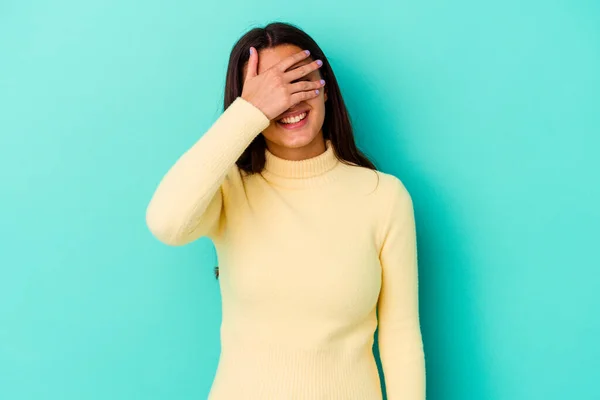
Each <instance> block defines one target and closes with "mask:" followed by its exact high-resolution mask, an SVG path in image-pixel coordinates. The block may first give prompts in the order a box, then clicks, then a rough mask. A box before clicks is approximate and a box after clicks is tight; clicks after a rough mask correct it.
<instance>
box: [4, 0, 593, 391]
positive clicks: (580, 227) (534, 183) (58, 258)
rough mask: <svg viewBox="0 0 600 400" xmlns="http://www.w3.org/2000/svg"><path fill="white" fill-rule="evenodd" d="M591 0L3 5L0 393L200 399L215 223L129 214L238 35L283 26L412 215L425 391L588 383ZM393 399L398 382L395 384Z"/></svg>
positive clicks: (192, 127)
mask: <svg viewBox="0 0 600 400" xmlns="http://www.w3.org/2000/svg"><path fill="white" fill-rule="evenodd" d="M599 19H600V5H599V3H598V2H592V1H584V0H580V1H573V0H571V1H567V0H562V1H557V0H553V1H541V0H533V1H525V2H524V1H517V0H508V1H491V2H480V1H475V0H458V1H452V2H446V1H425V2H405V1H403V2H391V1H390V2H382V1H369V2H357V3H356V4H351V3H347V2H341V1H337V2H317V1H312V0H309V1H305V2H302V3H294V4H292V3H290V4H286V3H282V2H281V1H269V0H257V1H254V2H241V1H239V2H236V3H231V2H213V3H206V2H203V3H201V2H193V1H181V2H175V3H173V2H167V1H166V0H163V1H158V0H150V1H144V2H142V1H137V2H135V1H132V0H126V1H115V0H104V1H97V0H93V1H86V2H81V1H74V0H59V1H52V2H50V1H41V0H38V1H29V2H17V1H14V0H13V1H8V2H7V1H4V2H2V3H1V4H0V37H1V38H2V40H0V58H1V61H0V109H1V111H0V149H1V157H0V170H1V174H2V175H1V176H0V179H1V182H2V184H1V186H0V195H1V197H0V199H1V200H0V201H1V206H2V207H1V208H0V210H1V212H2V214H1V219H0V221H1V230H0V232H1V233H0V234H1V237H0V239H1V240H0V398H2V399H5V400H13V399H18V400H25V399H27V400H29V399H32V400H33V399H35V400H40V399H47V400H81V399H85V400H101V399H102V400H105V399H112V400H117V399H127V400H130V399H146V400H150V399H152V400H158V399H165V400H166V399H169V400H171V399H203V398H205V397H206V394H207V393H208V390H209V387H210V384H211V381H212V378H213V375H214V372H215V368H216V365H217V360H218V355H219V323H220V318H221V314H220V298H219V291H218V283H217V281H216V280H215V279H214V277H213V272H212V271H213V267H214V266H215V265H216V264H217V258H216V255H215V253H214V248H213V245H212V243H211V242H210V241H209V240H208V239H201V240H199V241H198V242H195V243H194V244H192V245H189V246H186V247H182V248H171V247H168V246H165V245H163V244H161V243H159V242H158V241H156V240H155V239H154V238H153V237H152V236H151V235H150V233H149V231H148V230H147V228H146V226H145V210H146V205H147V203H148V202H149V200H150V197H151V195H152V193H153V191H154V189H155V187H156V185H157V183H158V181H159V180H160V178H161V177H162V175H163V174H164V173H165V172H166V171H167V169H168V168H169V167H170V165H171V164H172V163H173V162H175V160H176V159H177V157H178V156H179V155H180V154H182V153H183V152H184V151H185V150H186V149H187V148H189V147H190V146H191V145H192V144H193V143H194V142H195V141H196V140H197V139H198V138H199V137H200V136H201V134H202V133H203V132H204V131H205V130H206V129H207V128H208V127H209V126H210V124H211V123H212V122H213V121H214V120H215V119H216V118H217V116H218V115H219V113H220V112H221V107H222V96H223V87H224V81H225V69H226V65H227V58H228V55H229V51H230V49H231V46H232V45H233V43H234V42H235V41H236V40H237V38H239V37H240V36H241V35H242V34H243V33H244V32H245V31H246V30H248V29H250V28H251V27H254V26H258V25H264V24H266V23H267V22H270V21H273V20H282V21H286V22H292V23H295V24H298V25H299V26H300V27H301V28H303V29H305V30H306V31H307V32H308V33H309V34H311V35H312V36H313V37H314V38H315V39H316V41H317V42H318V43H319V44H320V45H321V46H322V48H323V50H324V51H325V53H326V55H327V56H328V57H329V59H330V62H331V64H332V66H333V68H334V71H335V72H336V75H337V78H338V80H339V82H340V85H341V88H342V91H343V95H344V98H345V100H346V101H347V105H348V107H349V110H350V112H351V116H352V119H353V122H354V124H355V128H356V139H357V142H358V144H359V147H361V149H363V150H364V151H365V152H366V154H367V155H369V156H370V157H371V158H372V159H373V160H374V161H375V163H376V164H377V165H378V166H379V167H380V169H381V170H383V171H384V172H388V173H392V174H394V175H396V176H398V177H399V178H400V179H402V180H403V182H404V183H405V185H406V186H407V188H408V189H409V191H410V192H411V194H412V196H413V199H414V204H415V210H416V217H417V229H418V243H419V259H420V287H421V292H420V299H421V315H422V328H423V338H424V343H425V351H426V360H427V383H428V387H427V390H428V399H432V400H435V399H439V400H455V399H456V400H459V399H460V400H471V399H472V400H482V399H485V400H507V399H510V400H534V399H535V400H537V399H540V400H541V399H544V400H550V399H552V400H564V399H578V400H580V399H581V400H583V399H590V400H591V399H595V398H598V396H600V395H599V394H598V393H599V392H598V389H597V380H598V371H599V370H598V359H599V358H600V347H599V345H598V338H599V337H600V321H599V320H598V310H600V297H598V294H597V292H598V281H599V279H598V278H599V274H600V273H599V267H600V257H599V256H598V251H597V247H598V238H599V228H598V226H599V225H600V210H599V207H598V204H600V189H599V186H598V181H599V179H598V174H599V171H600V161H599V160H598V157H597V154H598V150H599V147H600V146H599V145H600V140H599V133H600V98H599V95H598V93H600V78H599V77H600V74H598V71H600V23H599ZM390 400H398V399H390Z"/></svg>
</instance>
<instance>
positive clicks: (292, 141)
mask: <svg viewBox="0 0 600 400" xmlns="http://www.w3.org/2000/svg"><path fill="white" fill-rule="evenodd" d="M316 137H317V134H316V133H315V132H311V131H309V130H305V131H298V132H283V133H281V135H280V136H279V137H278V140H277V143H278V144H279V145H281V146H285V147H288V148H298V147H304V146H307V145H309V144H310V143H311V142H312V141H313V140H315V138H316Z"/></svg>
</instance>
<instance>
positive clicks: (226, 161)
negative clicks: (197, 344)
mask: <svg viewBox="0 0 600 400" xmlns="http://www.w3.org/2000/svg"><path fill="white" fill-rule="evenodd" d="M269 123H270V121H269V119H268V118H267V117H266V116H265V115H264V114H263V113H262V112H261V111H260V110H259V109H258V108H256V107H255V106H254V105H252V104H251V103H249V102H247V101H246V100H244V99H243V98H241V97H238V98H237V99H236V100H235V101H234V102H233V103H232V104H231V105H230V106H229V107H228V108H227V109H226V110H225V111H224V112H223V113H222V114H221V116H220V117H219V118H218V119H217V120H216V121H215V123H214V124H213V125H212V126H211V127H210V129H209V130H208V131H207V132H206V133H205V134H204V135H203V136H202V137H201V138H200V139H199V140H198V141H197V142H196V143H195V144H194V145H193V146H192V147H191V148H190V149H189V150H188V151H187V152H185V154H183V155H182V156H181V157H180V158H179V160H177V162H176V163H175V164H174V165H173V166H172V167H171V169H170V170H169V171H168V172H167V174H166V175H165V176H164V177H163V179H162V181H161V182H160V184H159V185H158V188H157V189H156V192H155V193H154V196H153V197H152V199H151V201H150V204H149V205H148V209H147V224H148V227H149V229H150V231H151V232H152V233H153V235H154V236H156V237H157V238H158V239H159V240H160V241H162V242H164V243H167V244H169V245H173V246H179V245H184V244H186V243H189V242H191V241H193V240H196V239H198V238H199V237H202V236H207V237H209V238H211V239H212V240H213V242H214V244H215V248H216V249H217V255H218V259H219V267H220V268H219V269H220V277H219V280H220V287H221V293H222V302H223V304H222V307H223V319H222V325H221V357H220V360H219V365H218V368H217V373H216V376H215V379H214V382H213V385H212V389H211V391H210V394H209V397H208V398H209V399H210V400H271V399H273V400H288V399H290V400H291V399H298V400H317V399H323V400H379V399H381V398H382V394H381V388H380V380H379V379H380V378H379V374H378V371H377V366H376V363H375V359H374V356H373V352H372V346H373V340H374V332H375V329H376V328H377V325H378V324H379V332H378V340H379V351H380V357H381V362H382V366H383V372H384V375H385V385H386V388H387V395H388V399H389V400H422V399H424V398H425V358H424V352H423V343H422V338H421V331H420V324H419V307H418V304H419V303H418V278H417V275H418V274H417V246H416V231H415V220H414V213H413V205H412V200H411V197H410V195H409V193H408V192H407V190H406V188H405V186H404V185H403V184H402V183H401V181H400V180H399V179H398V178H396V177H395V176H393V175H390V174H386V173H383V172H380V171H373V170H370V169H368V168H364V167H359V166H349V165H346V164H343V163H341V162H339V160H338V159H337V158H336V157H335V154H334V151H333V147H332V143H331V141H329V140H327V141H326V144H327V150H326V151H325V152H324V153H322V154H320V155H319V156H316V157H313V158H310V159H306V160H301V161H291V160H285V159H282V158H279V157H277V156H275V155H274V154H272V153H271V152H269V151H268V150H266V152H265V155H266V165H265V170H264V171H263V172H262V173H261V174H253V175H247V174H245V173H244V172H243V171H242V170H240V169H239V168H238V167H237V165H236V164H235V162H236V160H237V159H238V158H239V157H240V155H241V154H242V153H243V151H244V150H245V149H246V147H247V146H248V145H249V144H250V143H251V142H252V140H253V139H254V138H255V137H256V136H258V135H259V134H260V132H261V131H262V130H263V129H265V128H266V127H267V126H268V125H269ZM377 178H379V179H377Z"/></svg>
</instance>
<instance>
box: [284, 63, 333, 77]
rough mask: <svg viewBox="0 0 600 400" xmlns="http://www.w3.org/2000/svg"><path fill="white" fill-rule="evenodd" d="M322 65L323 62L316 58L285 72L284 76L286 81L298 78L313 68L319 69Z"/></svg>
mask: <svg viewBox="0 0 600 400" xmlns="http://www.w3.org/2000/svg"><path fill="white" fill-rule="evenodd" d="M322 65H323V62H322V61H321V60H316V61H313V62H311V63H308V64H304V65H302V66H300V67H297V68H294V69H292V70H290V71H287V72H285V73H284V77H285V79H286V80H287V81H288V82H291V81H295V80H296V79H300V78H302V77H303V76H305V75H308V74H310V73H311V72H313V71H314V70H316V69H319V68H320V67H321V66H322Z"/></svg>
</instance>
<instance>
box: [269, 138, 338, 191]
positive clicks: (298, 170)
mask: <svg viewBox="0 0 600 400" xmlns="http://www.w3.org/2000/svg"><path fill="white" fill-rule="evenodd" d="M325 147H326V150H325V152H323V153H321V154H319V155H318V156H315V157H312V158H307V159H304V160H286V159H283V158H280V157H277V156H276V155H275V154H273V153H271V152H270V151H269V149H268V148H266V149H265V168H264V170H263V171H262V173H261V174H262V175H263V177H264V178H265V179H266V180H267V181H269V182H271V183H275V184H277V185H279V186H285V187H292V188H301V187H311V186H318V185H320V184H322V183H326V182H331V181H333V180H334V179H335V177H336V176H337V174H336V173H335V172H336V169H340V168H336V167H337V166H339V165H340V164H341V163H340V161H339V160H338V159H337V158H336V156H335V153H334V150H333V145H332V143H331V140H330V139H326V140H325Z"/></svg>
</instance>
